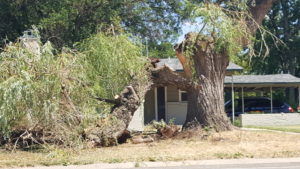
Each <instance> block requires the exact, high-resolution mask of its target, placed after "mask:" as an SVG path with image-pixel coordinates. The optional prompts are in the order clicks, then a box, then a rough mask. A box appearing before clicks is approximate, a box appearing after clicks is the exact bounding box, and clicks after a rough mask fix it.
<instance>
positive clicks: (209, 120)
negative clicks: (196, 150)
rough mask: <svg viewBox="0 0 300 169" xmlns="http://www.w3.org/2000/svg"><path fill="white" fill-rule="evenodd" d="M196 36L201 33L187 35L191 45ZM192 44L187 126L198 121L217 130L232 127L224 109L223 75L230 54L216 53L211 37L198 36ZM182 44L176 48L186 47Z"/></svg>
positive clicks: (188, 42) (186, 43) (186, 41)
mask: <svg viewBox="0 0 300 169" xmlns="http://www.w3.org/2000/svg"><path fill="white" fill-rule="evenodd" d="M195 36H198V35H197V34H192V33H190V34H188V35H187V36H186V39H185V42H184V43H185V45H189V44H191V42H192V39H195ZM203 39H211V38H203ZM191 45H195V50H194V51H192V53H193V55H192V56H191V60H192V62H193V65H194V69H195V73H194V77H193V81H194V82H195V83H194V85H193V86H192V87H191V88H190V89H189V90H188V113H187V117H186V122H185V124H184V127H185V128H190V127H195V126H194V125H197V124H198V125H200V126H201V127H204V126H205V127H210V128H213V129H215V130H216V131H224V130H230V129H232V125H231V123H230V121H229V120H228V118H227V116H226V114H225V111H224V78H225V74H226V67H227V66H228V64H229V56H228V55H227V53H226V51H224V52H221V53H220V52H216V51H215V49H214V45H213V43H211V42H209V41H208V40H201V39H197V40H196V42H193V43H192V44H191ZM182 47H183V45H179V47H178V48H177V51H183V50H185V49H182Z"/></svg>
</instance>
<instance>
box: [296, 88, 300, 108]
mask: <svg viewBox="0 0 300 169" xmlns="http://www.w3.org/2000/svg"><path fill="white" fill-rule="evenodd" d="M298 107H300V86H298ZM297 111H298V109H297Z"/></svg>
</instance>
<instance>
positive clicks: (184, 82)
mask: <svg viewBox="0 0 300 169" xmlns="http://www.w3.org/2000/svg"><path fill="white" fill-rule="evenodd" d="M151 75H152V77H151V78H152V80H153V84H154V86H168V85H172V86H176V87H177V88H179V89H182V90H186V91H188V90H189V89H190V87H191V86H192V85H193V83H192V81H191V80H189V79H187V78H185V77H183V76H181V75H179V74H178V73H176V72H174V71H173V70H172V69H171V68H170V67H168V66H163V67H159V68H155V69H153V70H152V71H151Z"/></svg>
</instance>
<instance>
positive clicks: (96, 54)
mask: <svg viewBox="0 0 300 169" xmlns="http://www.w3.org/2000/svg"><path fill="white" fill-rule="evenodd" d="M39 43H40V42H32V41H30V40H24V39H21V40H20V42H17V43H11V44H10V45H8V46H7V47H6V48H5V49H4V51H3V52H2V53H0V110H1V111H0V137H1V136H4V137H5V138H10V135H11V133H12V132H14V131H16V130H21V131H26V130H28V131H31V130H35V131H36V130H37V131H42V132H45V133H48V134H49V133H50V135H51V136H52V137H53V139H54V140H55V139H58V140H60V141H62V142H63V143H64V144H65V145H68V146H72V145H74V144H75V145H76V144H78V143H79V142H81V141H82V135H83V133H84V132H85V129H87V128H90V127H91V126H93V125H96V123H97V121H98V119H99V118H100V117H101V116H102V117H105V116H106V114H107V113H108V112H109V111H110V108H111V105H108V104H107V103H102V102H99V101H97V100H96V99H94V98H93V96H95V95H98V96H101V97H103V98H113V96H114V95H116V94H119V92H120V91H121V90H122V89H124V87H125V86H127V85H128V84H130V83H137V84H140V85H141V86H143V85H142V84H143V83H146V82H147V80H148V79H147V76H146V71H145V70H144V66H145V59H144V58H143V57H142V52H141V49H142V48H141V46H139V45H137V44H135V43H133V42H132V41H131V40H130V39H129V37H128V36H125V35H118V36H107V35H104V34H97V35H96V36H94V37H91V38H89V39H87V40H86V41H85V42H84V43H83V44H82V46H81V47H82V50H83V51H82V52H76V51H74V50H71V49H68V48H63V50H62V52H61V53H58V52H57V51H55V50H54V49H53V48H52V46H51V44H50V42H47V43H46V44H44V45H43V46H41V47H40V48H39V45H40V44H39ZM26 46H27V47H26ZM28 46H31V47H28ZM32 46H35V47H37V48H32ZM33 49H36V50H33ZM54 53H57V54H54ZM113 122H114V123H116V122H117V121H113Z"/></svg>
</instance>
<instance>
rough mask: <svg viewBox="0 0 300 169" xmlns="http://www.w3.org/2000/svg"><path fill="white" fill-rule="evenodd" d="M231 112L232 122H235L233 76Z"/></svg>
mask: <svg viewBox="0 0 300 169" xmlns="http://www.w3.org/2000/svg"><path fill="white" fill-rule="evenodd" d="M231 110H232V112H231V114H232V124H233V123H234V113H235V112H234V88H233V76H231Z"/></svg>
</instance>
